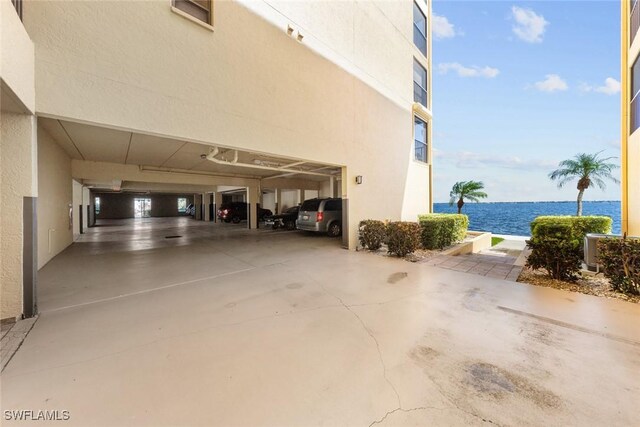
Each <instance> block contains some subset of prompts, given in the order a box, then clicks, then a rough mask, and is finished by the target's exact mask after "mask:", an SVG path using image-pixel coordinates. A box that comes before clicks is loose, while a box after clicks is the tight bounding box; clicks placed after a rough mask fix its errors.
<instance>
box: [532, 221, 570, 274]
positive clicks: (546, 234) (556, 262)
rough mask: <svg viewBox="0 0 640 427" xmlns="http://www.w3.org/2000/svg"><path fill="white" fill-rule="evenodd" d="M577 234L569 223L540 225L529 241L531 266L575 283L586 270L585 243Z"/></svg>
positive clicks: (545, 223)
mask: <svg viewBox="0 0 640 427" xmlns="http://www.w3.org/2000/svg"><path fill="white" fill-rule="evenodd" d="M574 233H575V231H574V229H573V228H572V226H571V224H569V223H566V222H565V223H553V222H544V223H538V224H537V227H536V234H535V235H534V236H533V237H532V238H531V240H527V245H528V246H529V247H530V248H531V254H530V255H529V257H528V258H527V263H526V265H527V267H530V268H533V269H534V270H538V269H544V270H546V271H547V274H548V275H549V277H551V278H552V279H557V280H574V279H575V278H576V276H577V273H578V272H579V271H580V268H581V267H582V241H581V240H579V239H577V238H576V237H575V235H574Z"/></svg>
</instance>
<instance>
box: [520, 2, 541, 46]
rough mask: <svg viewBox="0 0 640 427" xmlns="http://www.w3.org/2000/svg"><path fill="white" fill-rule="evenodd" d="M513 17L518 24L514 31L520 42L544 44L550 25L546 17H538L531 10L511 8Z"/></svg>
mask: <svg viewBox="0 0 640 427" xmlns="http://www.w3.org/2000/svg"><path fill="white" fill-rule="evenodd" d="M511 17H512V19H513V20H514V21H515V22H516V23H515V25H514V26H513V27H512V30H513V32H514V34H515V35H516V36H518V38H519V39H520V40H524V41H525V42H527V43H540V42H542V35H543V34H544V32H545V31H546V29H547V28H546V27H547V25H549V22H548V21H547V20H546V19H544V16H542V15H538V14H537V13H535V12H534V11H533V10H531V9H525V8H522V7H518V6H513V7H511Z"/></svg>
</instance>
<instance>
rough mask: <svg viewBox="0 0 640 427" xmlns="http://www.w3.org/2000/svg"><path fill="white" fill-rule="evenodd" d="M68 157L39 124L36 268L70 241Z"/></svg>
mask: <svg viewBox="0 0 640 427" xmlns="http://www.w3.org/2000/svg"><path fill="white" fill-rule="evenodd" d="M72 197H73V196H72V185H71V159H70V158H69V156H67V153H66V152H65V151H64V150H63V149H62V148H61V147H60V146H59V145H58V144H56V142H55V141H54V140H53V139H52V138H51V136H50V135H49V134H48V133H47V132H46V131H45V130H43V129H42V128H41V127H39V128H38V268H39V269H40V268H42V267H43V266H44V265H45V264H46V263H47V262H49V260H51V259H52V258H53V257H54V256H56V255H57V254H59V253H60V252H62V250H64V249H65V248H66V247H67V246H69V245H70V244H71V243H72V242H73V230H71V229H69V203H71V202H72Z"/></svg>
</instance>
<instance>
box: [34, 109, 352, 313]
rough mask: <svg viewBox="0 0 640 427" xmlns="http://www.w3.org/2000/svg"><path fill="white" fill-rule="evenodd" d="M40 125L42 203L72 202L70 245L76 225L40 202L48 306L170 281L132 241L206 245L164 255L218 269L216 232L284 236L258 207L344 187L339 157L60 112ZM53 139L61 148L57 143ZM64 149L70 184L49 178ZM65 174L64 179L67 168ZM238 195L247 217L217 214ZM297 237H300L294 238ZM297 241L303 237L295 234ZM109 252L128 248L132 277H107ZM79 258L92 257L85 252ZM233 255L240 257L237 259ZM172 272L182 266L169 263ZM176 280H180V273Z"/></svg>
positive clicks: (62, 206)
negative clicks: (200, 139) (239, 145)
mask: <svg viewBox="0 0 640 427" xmlns="http://www.w3.org/2000/svg"><path fill="white" fill-rule="evenodd" d="M38 126H39V138H38V139H39V141H38V148H39V153H38V154H39V170H40V169H42V171H41V174H42V178H41V181H43V182H42V186H41V194H40V197H39V203H41V204H42V205H43V207H45V206H47V205H51V206H53V208H52V209H53V210H55V212H56V215H57V216H59V214H60V211H66V210H68V221H69V223H68V226H69V229H70V230H72V242H73V244H72V245H70V246H69V243H71V242H68V243H66V244H65V242H64V236H65V235H66V234H67V232H66V230H62V228H63V227H61V220H60V218H57V219H56V218H49V215H44V218H41V217H42V216H43V213H44V212H45V211H47V212H48V211H49V209H40V215H39V228H38V229H39V238H40V242H39V245H38V246H39V263H38V267H39V269H40V272H39V274H38V282H39V283H38V307H39V309H40V310H41V311H48V310H57V309H60V308H61V307H68V306H69V305H71V306H73V305H77V304H86V303H90V302H94V301H99V300H101V299H104V298H112V297H115V296H117V295H123V294H127V293H129V292H138V291H140V290H141V289H145V287H146V286H152V287H153V286H163V284H162V283H164V282H163V281H158V280H157V279H156V280H155V282H154V283H155V284H151V282H148V283H147V281H146V280H145V279H144V278H143V277H140V276H141V275H142V276H144V274H145V273H144V271H145V268H148V269H155V270H157V269H158V268H160V267H159V266H158V259H157V258H155V257H151V258H149V260H147V261H140V259H144V257H145V255H144V254H143V253H139V254H135V255H134V254H133V253H132V251H142V252H144V251H158V250H169V251H170V252H172V251H173V252H181V250H184V249H180V248H184V247H185V246H189V245H197V246H198V248H199V249H198V251H201V252H202V254H201V255H200V254H199V256H190V257H189V260H188V261H187V260H186V258H184V257H183V256H182V255H180V254H178V253H176V254H175V256H170V257H169V258H166V259H165V258H162V256H161V258H162V259H163V260H164V261H163V262H164V264H166V266H169V267H170V266H174V270H176V271H182V272H183V273H182V274H183V275H184V271H185V268H186V269H187V270H188V269H192V270H194V271H198V270H200V271H205V270H206V271H207V272H208V274H210V275H215V274H217V273H216V272H220V271H222V272H224V271H225V268H223V266H222V265H218V264H217V263H213V264H211V263H210V262H208V258H207V256H206V254H207V253H209V252H210V251H212V250H217V249H214V247H216V248H219V247H218V246H216V244H214V243H213V241H217V242H226V244H227V245H228V243H229V241H230V240H233V239H235V242H234V247H236V245H240V247H242V245H245V244H250V242H251V238H252V237H251V236H252V235H255V233H260V234H264V233H273V236H274V239H280V240H283V238H282V237H281V236H283V235H284V234H285V232H275V231H274V230H271V229H267V228H265V227H260V221H259V219H258V216H257V213H258V207H261V208H263V209H268V210H270V211H271V212H272V213H274V214H276V213H280V212H282V211H284V210H285V209H287V208H289V207H292V206H296V205H298V204H300V203H302V202H303V201H304V200H306V199H310V198H314V197H340V196H341V180H342V174H343V173H344V170H343V169H344V168H342V167H340V166H337V165H327V164H319V163H315V162H309V161H304V160H300V159H289V158H283V157H279V156H272V155H267V154H264V153H250V152H246V151H240V150H235V149H230V148H222V147H212V146H208V145H204V144H199V143H195V142H190V141H180V140H176V139H169V138H164V137H158V136H152V135H144V134H140V133H135V132H128V131H123V130H115V129H107V128H104V127H99V126H93V125H89V124H81V123H75V122H70V121H65V120H58V119H53V118H42V117H41V118H39V119H38ZM52 143H53V144H55V145H56V146H57V147H58V148H55V147H52ZM47 144H48V145H47ZM60 148H61V149H62V150H60ZM56 150H57V154H55V155H54V151H56ZM60 151H63V152H64V154H66V157H68V161H69V163H70V171H71V172H70V174H71V176H70V178H71V179H70V180H69V181H67V182H68V186H69V190H68V192H67V191H66V190H65V191H62V192H61V191H60V189H59V188H53V187H52V188H51V189H50V191H48V190H49V189H48V188H47V181H52V180H51V179H50V175H51V174H52V173H57V172H55V171H54V172H52V171H47V168H49V169H52V168H55V169H56V171H57V170H58V169H59V168H56V167H55V157H56V156H58V157H60V156H61V155H62V154H61V153H59V152H60ZM48 160H50V161H48ZM61 179H62V180H63V181H64V180H65V179H66V177H62V178H61ZM53 181H55V180H53ZM49 185H53V184H49ZM65 197H70V200H66V199H64V198H65ZM231 202H246V203H247V211H248V212H247V220H243V221H241V223H240V224H233V223H231V224H227V223H223V222H221V221H220V220H219V219H218V218H217V215H216V212H217V209H218V207H219V206H220V205H221V204H223V203H231ZM63 213H64V212H63ZM64 221H65V220H64V218H63V219H62V222H63V223H64ZM252 233H253V234H252ZM293 235H294V236H298V235H300V236H303V235H304V233H302V232H298V233H295V232H294V233H293ZM291 238H295V237H291V236H289V237H287V238H286V239H284V240H289V239H291ZM298 238H299V237H298ZM307 238H309V236H307ZM243 242H244V243H243ZM330 244H331V245H338V246H339V245H340V244H342V241H341V240H340V239H331V243H330ZM288 245H289V246H291V247H295V245H292V242H289V243H288ZM242 250H243V251H245V252H246V251H247V249H242ZM107 253H108V254H110V256H112V257H113V256H116V255H114V254H120V255H118V256H120V257H121V258H122V260H121V261H120V262H121V264H123V265H125V267H124V268H123V270H122V271H128V272H129V273H128V274H129V277H127V276H126V275H125V276H122V277H120V278H119V279H117V280H114V279H115V276H114V274H115V273H114V272H111V274H110V273H109V272H107V271H104V272H103V273H104V280H103V279H98V277H102V274H101V273H102V272H101V270H100V269H101V265H104V260H102V261H101V260H100V259H99V257H100V256H104V255H105V254H107ZM88 255H90V256H92V257H93V256H94V255H98V257H97V258H96V257H93V258H91V257H88ZM156 255H157V254H156ZM185 256H186V255H185ZM54 257H56V262H55V265H54V266H51V265H49V262H50V261H51V260H52V259H53V258H54ZM124 257H131V258H133V259H138V261H139V262H142V264H145V263H147V262H148V265H145V268H142V269H141V268H140V267H141V266H140V264H139V263H138V264H135V263H134V265H133V266H131V269H129V270H128V269H127V268H126V265H130V260H127V261H124ZM79 259H81V260H82V261H81V262H78V261H77V260H79ZM152 259H153V261H152ZM227 261H228V263H229V265H233V262H232V260H227ZM74 264H75V265H74ZM177 267H179V268H177ZM163 268H164V267H163ZM82 271H84V272H86V273H89V274H91V275H92V276H93V277H94V278H95V279H94V280H92V281H91V283H90V284H88V285H87V284H86V283H85V284H83V285H82V286H81V287H75V288H74V285H73V284H72V283H71V281H68V280H67V279H68V276H72V275H77V274H82V273H81V272H82ZM165 277H173V276H172V273H170V272H169V271H167V273H166V275H165ZM186 277H191V275H189V274H187V275H186ZM172 280H173V281H174V282H175V281H177V282H179V281H180V278H179V277H173V278H172ZM145 283H146V284H145Z"/></svg>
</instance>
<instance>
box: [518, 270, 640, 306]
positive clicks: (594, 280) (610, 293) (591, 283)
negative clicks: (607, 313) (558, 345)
mask: <svg viewBox="0 0 640 427" xmlns="http://www.w3.org/2000/svg"><path fill="white" fill-rule="evenodd" d="M518 282H523V283H528V284H530V285H536V286H544V287H547V288H555V289H562V290H564V291H571V292H580V293H583V294H588V295H595V296H599V297H604V298H617V299H621V300H625V301H629V302H633V303H636V304H638V303H640V295H626V294H623V293H620V292H617V291H614V290H613V289H612V288H611V284H610V283H609V280H608V279H607V278H605V277H604V276H603V275H602V274H597V275H595V276H591V275H586V274H585V275H582V276H581V277H580V278H579V279H578V280H576V281H575V282H565V281H562V280H555V279H551V278H550V277H549V276H547V274H546V273H545V272H544V271H541V270H537V271H536V270H531V269H528V268H525V269H523V270H522V273H521V274H520V277H518Z"/></svg>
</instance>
